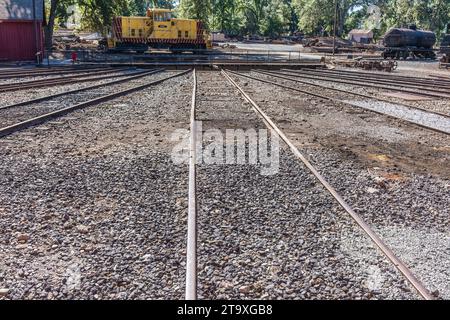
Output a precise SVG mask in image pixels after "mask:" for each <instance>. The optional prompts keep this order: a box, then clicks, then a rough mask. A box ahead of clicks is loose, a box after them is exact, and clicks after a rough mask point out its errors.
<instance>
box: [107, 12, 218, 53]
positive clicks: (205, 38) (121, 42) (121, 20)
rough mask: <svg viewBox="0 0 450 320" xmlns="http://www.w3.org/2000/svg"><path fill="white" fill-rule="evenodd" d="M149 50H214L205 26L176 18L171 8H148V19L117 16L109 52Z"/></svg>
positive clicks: (198, 22) (110, 39) (193, 21)
mask: <svg viewBox="0 0 450 320" xmlns="http://www.w3.org/2000/svg"><path fill="white" fill-rule="evenodd" d="M149 48H158V49H169V50H171V51H174V52H175V51H184V50H186V51H193V52H198V51H199V50H203V49H209V48H211V40H210V39H209V34H208V33H207V31H206V30H205V28H204V26H203V23H202V22H201V21H199V20H193V19H176V18H173V17H172V10H169V9H156V8H153V9H148V10H147V16H146V17H115V18H114V19H113V23H112V31H111V36H110V37H109V38H108V49H109V51H115V52H117V51H130V50H131V51H135V52H137V53H143V52H145V51H147V50H148V49H149Z"/></svg>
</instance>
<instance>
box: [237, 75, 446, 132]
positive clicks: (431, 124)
mask: <svg viewBox="0 0 450 320" xmlns="http://www.w3.org/2000/svg"><path fill="white" fill-rule="evenodd" d="M230 72H231V71H230ZM232 73H234V74H237V75H239V76H242V77H246V78H248V79H252V80H256V81H260V82H265V83H269V84H272V85H274V86H278V87H281V88H285V89H288V90H292V91H296V92H300V93H303V94H307V95H310V96H313V97H315V98H321V99H326V100H330V101H335V102H338V103H342V104H345V105H348V106H351V107H353V108H354V107H357V108H361V109H364V110H366V111H371V112H375V113H378V114H381V115H384V116H388V117H391V118H394V119H396V120H401V121H404V122H405V123H409V124H414V125H416V126H419V127H422V128H425V129H429V130H433V131H436V132H439V133H444V134H446V135H449V134H450V121H449V119H450V117H449V116H448V115H446V114H443V113H438V112H434V111H429V110H426V109H422V108H419V107H413V106H408V105H402V104H397V103H394V104H392V103H391V104H390V105H389V104H388V103H385V102H382V103H383V105H381V106H379V105H377V104H376V101H373V102H370V103H362V102H358V101H350V100H348V99H342V98H341V99H338V98H334V97H330V96H328V95H325V94H321V93H315V92H311V91H308V90H303V89H298V88H296V87H294V86H292V85H285V84H280V83H278V82H274V81H271V80H268V79H261V78H257V77H252V76H249V75H247V74H243V73H235V72H232ZM257 73H259V74H264V75H267V76H269V77H272V78H279V79H284V80H288V81H294V82H299V83H303V84H307V85H310V86H312V87H318V88H324V89H329V90H332V91H338V92H343V93H346V94H355V93H352V92H349V91H346V90H341V89H334V88H330V87H327V86H323V85H319V84H315V83H309V82H305V81H303V80H298V79H292V78H289V77H284V76H282V75H279V74H278V73H274V72H262V71H257ZM355 95H358V96H361V97H365V98H370V99H373V100H380V101H386V100H381V99H378V98H374V97H371V96H367V95H362V94H355ZM407 110H410V111H409V112H412V111H413V112H414V113H411V115H408V111H407ZM411 110H412V111H411ZM405 112H406V115H403V114H402V113H405Z"/></svg>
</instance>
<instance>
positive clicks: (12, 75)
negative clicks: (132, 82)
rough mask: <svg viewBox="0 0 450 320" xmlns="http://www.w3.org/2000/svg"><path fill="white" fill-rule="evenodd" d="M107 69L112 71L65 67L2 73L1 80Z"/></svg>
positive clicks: (99, 69)
mask: <svg viewBox="0 0 450 320" xmlns="http://www.w3.org/2000/svg"><path fill="white" fill-rule="evenodd" d="M105 69H112V68H110V67H63V68H54V67H52V68H41V69H38V70H35V71H31V70H30V71H29V72H23V71H12V72H0V79H13V78H26V77H44V76H48V75H54V74H56V75H64V74H76V73H81V72H89V71H101V70H105Z"/></svg>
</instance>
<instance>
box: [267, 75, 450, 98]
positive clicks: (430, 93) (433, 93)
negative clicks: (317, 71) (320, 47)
mask: <svg viewBox="0 0 450 320" xmlns="http://www.w3.org/2000/svg"><path fill="white" fill-rule="evenodd" d="M273 73H275V74H279V75H284V76H291V77H297V78H301V79H310V80H316V81H325V82H334V83H339V84H349V85H354V86H360V87H370V88H378V89H384V90H389V91H395V92H403V93H408V94H413V95H416V96H424V97H430V98H439V99H443V98H445V99H448V98H450V93H445V92H444V91H440V90H434V89H426V90H424V89H423V88H422V89H420V87H417V88H416V90H410V89H405V88H400V87H394V85H383V84H376V83H366V81H365V80H364V79H361V80H358V81H356V80H355V81H353V80H352V81H350V80H342V79H340V77H337V78H336V77H333V78H331V77H328V76H325V75H321V76H320V75H312V74H304V73H298V72H295V71H282V72H281V71H280V72H273Z"/></svg>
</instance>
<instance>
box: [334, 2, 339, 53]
mask: <svg viewBox="0 0 450 320" xmlns="http://www.w3.org/2000/svg"><path fill="white" fill-rule="evenodd" d="M337 16H338V0H334V27H333V56H334V54H335V53H336V28H337Z"/></svg>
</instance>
